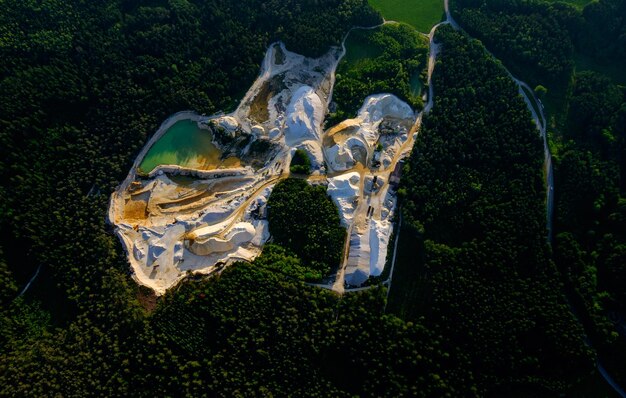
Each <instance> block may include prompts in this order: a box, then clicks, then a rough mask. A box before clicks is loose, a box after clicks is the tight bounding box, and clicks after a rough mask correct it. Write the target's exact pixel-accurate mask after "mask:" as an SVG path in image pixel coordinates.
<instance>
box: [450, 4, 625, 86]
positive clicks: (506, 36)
mask: <svg viewBox="0 0 626 398" xmlns="http://www.w3.org/2000/svg"><path fill="white" fill-rule="evenodd" d="M451 11H452V13H453V15H454V17H455V19H456V20H457V21H458V22H459V24H460V25H461V26H462V27H463V28H464V29H465V30H467V32H468V33H469V34H470V35H472V36H473V37H476V38H478V39H480V40H481V41H483V42H484V44H485V45H486V47H487V48H488V49H489V50H490V51H493V53H494V54H495V55H496V56H497V57H498V58H500V59H502V60H503V61H504V63H505V64H506V65H507V67H509V68H510V69H511V71H512V72H513V74H514V75H516V76H518V77H520V78H521V79H522V80H525V81H527V82H528V83H529V84H531V85H533V86H535V85H538V84H542V85H544V86H547V87H548V88H549V89H553V90H557V91H559V92H561V93H563V94H560V95H564V93H565V92H566V91H567V88H568V85H569V83H570V80H571V74H572V72H573V67H574V54H575V52H576V53H579V54H582V55H586V56H589V57H591V58H593V60H594V62H596V63H598V64H605V65H606V64H617V65H621V66H623V67H626V40H624V37H625V34H626V1H625V0H600V1H593V2H590V3H589V4H588V5H586V6H585V7H584V8H583V9H582V11H580V10H578V9H576V8H575V7H573V6H571V5H568V4H566V3H564V2H547V1H542V0H519V1H513V0H511V1H489V0H454V1H452V2H451Z"/></svg>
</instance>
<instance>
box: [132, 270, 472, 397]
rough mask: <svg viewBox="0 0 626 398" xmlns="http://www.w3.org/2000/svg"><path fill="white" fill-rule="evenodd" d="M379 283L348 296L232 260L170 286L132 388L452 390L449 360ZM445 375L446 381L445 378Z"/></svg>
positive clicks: (334, 393)
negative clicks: (391, 304)
mask: <svg viewBox="0 0 626 398" xmlns="http://www.w3.org/2000/svg"><path fill="white" fill-rule="evenodd" d="M384 297H385V295H384V291H383V290H382V289H373V290H370V291H367V292H364V293H363V294H353V295H349V296H345V297H344V298H343V299H342V300H339V298H338V297H337V296H336V295H335V294H334V293H332V292H330V291H328V290H325V289H319V288H315V287H307V286H304V285H302V284H300V283H297V282H292V281H289V280H286V279H285V278H284V277H282V276H281V275H280V274H279V273H275V272H268V271H266V270H264V269H263V268H259V267H256V266H254V265H252V266H251V265H247V264H236V265H234V266H232V267H230V268H228V269H227V270H226V271H225V272H224V273H223V274H222V275H221V276H220V277H219V278H213V279H211V280H209V281H205V282H199V283H187V284H184V285H181V286H180V288H179V289H177V290H175V291H172V292H170V293H168V294H167V295H166V297H165V298H164V300H163V302H162V303H161V305H160V306H159V307H158V308H157V310H156V311H155V313H154V314H153V315H152V316H151V318H150V320H149V322H148V323H147V324H146V326H145V331H144V332H143V333H142V335H141V337H139V338H138V339H137V348H138V350H139V353H141V355H136V356H134V357H133V359H132V360H131V362H130V363H129V365H128V366H129V368H130V369H133V371H132V372H131V374H129V375H128V378H129V379H130V380H131V383H130V388H131V390H130V391H134V395H138V396H155V395H158V396H180V395H182V396H204V395H208V396H224V397H229V396H236V395H239V396H256V395H273V396H319V397H344V396H345V397H348V396H371V397H381V396H388V397H397V396H407V395H411V396H424V397H428V396H454V395H455V391H456V392H457V395H458V393H461V392H462V390H459V389H458V385H457V389H456V390H455V389H454V383H455V378H453V377H451V376H452V375H449V374H448V371H447V368H448V366H447V365H448V363H450V362H453V361H454V357H453V355H454V354H453V353H450V352H448V351H447V350H446V349H445V348H444V347H443V344H442V342H441V341H438V340H437V339H436V337H435V336H434V335H433V334H431V332H430V331H428V330H427V329H425V328H423V327H422V326H420V325H418V324H411V323H405V322H403V321H401V320H400V319H398V318H396V317H394V316H389V315H384V314H383V312H382V308H383V304H384ZM447 380H451V383H453V384H452V385H449V384H447V383H448V382H447Z"/></svg>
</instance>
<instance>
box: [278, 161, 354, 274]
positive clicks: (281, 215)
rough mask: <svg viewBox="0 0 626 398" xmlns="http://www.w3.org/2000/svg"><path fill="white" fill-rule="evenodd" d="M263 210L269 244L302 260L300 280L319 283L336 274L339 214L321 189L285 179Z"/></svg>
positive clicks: (341, 229)
mask: <svg viewBox="0 0 626 398" xmlns="http://www.w3.org/2000/svg"><path fill="white" fill-rule="evenodd" d="M304 156H307V155H306V154H304ZM267 207H268V220H269V224H270V225H269V229H270V234H271V236H272V240H273V242H275V243H276V244H278V245H281V246H283V247H285V248H286V249H288V250H290V251H292V252H293V253H295V254H296V255H297V256H298V258H300V259H301V260H302V266H303V267H304V269H305V274H304V279H306V280H308V281H315V280H320V279H322V278H323V277H326V276H328V275H329V274H330V272H331V270H335V271H336V268H337V266H338V265H339V264H340V263H341V258H342V254H343V246H344V242H345V240H346V230H345V228H344V227H342V226H341V225H340V224H339V210H338V209H337V207H336V206H335V204H334V203H333V202H332V201H331V199H330V197H329V196H328V195H327V194H326V187H325V186H321V185H318V186H311V185H309V183H308V182H307V181H305V180H301V179H296V178H289V179H287V180H284V181H281V182H279V183H278V184H277V185H276V187H274V190H273V191H272V194H271V195H270V197H269V199H268V201H267Z"/></svg>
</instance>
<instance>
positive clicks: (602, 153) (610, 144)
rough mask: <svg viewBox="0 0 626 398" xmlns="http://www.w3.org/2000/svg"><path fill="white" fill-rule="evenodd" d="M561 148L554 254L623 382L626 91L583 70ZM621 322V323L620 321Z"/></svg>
mask: <svg viewBox="0 0 626 398" xmlns="http://www.w3.org/2000/svg"><path fill="white" fill-rule="evenodd" d="M553 147H554V149H555V154H554V155H555V156H554V159H555V163H554V164H555V169H554V170H555V188H554V189H555V206H556V208H555V225H554V227H555V232H556V234H557V235H556V238H555V242H554V256H555V261H556V263H557V265H558V266H559V269H560V271H561V273H562V275H563V278H564V281H565V284H566V286H567V288H568V289H569V293H570V295H571V297H572V300H573V301H574V302H575V304H576V308H577V311H578V312H579V313H580V316H581V320H582V321H583V323H584V324H585V327H586V330H587V334H588V335H589V337H590V338H591V341H592V342H593V343H594V346H595V347H596V348H597V349H598V351H599V353H600V354H601V356H602V359H603V361H604V365H605V367H607V368H608V369H609V371H610V372H611V375H612V376H613V377H615V378H616V379H617V380H618V381H619V382H620V384H621V385H623V384H624V383H626V370H625V369H624V367H623V363H622V361H621V359H620V358H623V357H624V356H625V355H626V336H624V335H623V331H622V333H621V335H620V332H619V329H618V328H619V327H622V326H621V325H623V322H625V321H626V288H625V286H626V196H625V195H624V192H625V190H626V99H625V96H624V90H623V88H621V87H618V86H616V85H614V84H613V83H612V82H611V81H610V80H609V79H608V78H607V77H604V76H602V75H598V74H595V73H590V72H586V73H581V74H577V75H576V77H575V80H574V84H573V91H572V97H571V100H570V104H569V113H568V118H567V129H566V132H565V133H564V134H563V136H562V137H560V139H559V141H558V142H557V143H556V144H555V145H554V146H553ZM620 324H621V325H620Z"/></svg>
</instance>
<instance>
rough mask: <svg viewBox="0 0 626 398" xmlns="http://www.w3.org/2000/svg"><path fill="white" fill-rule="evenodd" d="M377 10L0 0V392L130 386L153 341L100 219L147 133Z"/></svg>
mask: <svg viewBox="0 0 626 398" xmlns="http://www.w3.org/2000/svg"><path fill="white" fill-rule="evenodd" d="M379 22H380V17H379V16H378V15H376V14H375V13H374V12H373V11H372V10H371V9H370V8H369V7H368V6H367V2H366V1H364V0H351V1H339V0H317V1H307V0H287V1H271V2H267V1H259V0H244V1H239V2H232V1H227V0H209V1H195V0H194V1H181V0H171V1H165V0H150V1H148V0H141V1H136V0H132V1H131V0H121V1H100V2H85V1H60V0H52V1H46V2H37V1H35V2H31V1H26V2H24V1H17V0H6V1H3V2H2V13H0V26H1V28H0V110H1V111H0V126H1V127H0V236H1V240H2V246H3V248H4V252H5V253H4V254H5V256H4V258H6V260H7V261H6V263H7V266H8V267H6V269H8V270H10V273H9V272H4V271H3V270H4V269H5V267H4V265H2V266H1V267H0V278H2V289H4V290H2V294H1V296H2V308H0V334H1V337H0V341H1V342H2V344H0V345H1V347H0V395H3V396H4V395H9V396H11V395H12V396H46V395H60V396H68V397H70V396H90V395H98V396H120V395H133V394H134V393H135V392H133V391H130V390H128V386H129V383H128V382H129V379H130V377H131V374H132V372H134V371H135V369H133V368H132V367H130V365H129V363H130V362H129V361H130V360H131V359H134V358H142V357H145V358H150V357H151V355H152V354H151V353H150V352H147V351H138V350H137V349H136V346H137V345H138V344H139V343H138V340H137V338H138V337H137V336H140V335H142V333H143V328H144V327H145V322H146V318H145V314H144V313H143V310H142V309H141V307H140V306H139V304H138V302H137V300H136V297H137V295H138V289H137V287H136V285H135V283H134V282H132V281H131V280H130V278H129V277H128V275H127V274H128V272H129V267H128V263H127V261H126V255H125V253H123V252H122V248H121V245H120V244H119V241H118V239H117V238H116V237H115V236H114V235H113V234H112V231H111V228H110V227H109V226H107V225H106V222H105V218H106V210H107V207H108V202H109V195H110V193H111V192H112V191H113V189H114V188H115V186H116V185H117V184H118V183H119V182H120V181H121V180H123V179H124V178H125V176H126V174H127V173H128V170H129V169H130V167H131V164H132V161H133V159H134V157H135V155H136V154H137V152H138V151H139V150H140V148H141V147H142V146H143V145H144V143H145V142H146V139H147V136H148V135H150V134H151V133H152V132H154V131H156V129H157V127H158V126H159V124H160V123H161V122H162V121H163V120H164V119H165V118H166V117H167V116H168V115H170V114H172V113H174V112H176V111H180V110H183V109H192V110H194V111H196V112H198V113H204V114H210V113H213V112H215V111H217V110H220V109H223V110H228V109H229V108H232V107H233V106H234V105H235V103H236V102H237V100H238V99H239V98H240V97H241V96H242V95H243V93H245V91H246V90H247V89H248V88H249V86H250V84H251V83H252V81H253V80H254V78H255V77H256V76H257V74H258V68H259V62H260V61H261V59H262V57H263V54H264V52H265V51H266V48H267V46H268V45H269V43H271V42H272V41H274V40H284V41H285V42H286V43H287V46H288V48H289V49H290V50H295V51H300V52H304V53H305V54H307V55H320V54H321V53H323V52H325V51H327V50H328V46H329V45H337V44H339V41H340V39H341V38H342V37H343V36H344V35H345V34H346V32H347V31H348V29H350V27H351V26H353V25H355V24H362V23H367V24H372V25H373V24H376V23H379ZM0 264H2V263H0ZM40 264H41V265H42V274H41V275H40V277H39V278H38V279H37V280H36V284H41V283H44V284H45V285H44V286H45V288H43V287H41V285H40V286H39V287H37V286H35V285H33V286H32V287H31V289H29V291H28V292H27V294H26V297H24V298H19V299H16V298H15V296H16V294H17V289H16V288H17V286H18V284H17V283H15V280H19V281H20V283H19V285H23V284H25V283H26V281H27V280H28V279H29V278H30V277H31V276H32V274H33V273H34V272H35V269H36V268H37V266H38V265H40ZM44 275H45V277H44ZM51 292H54V294H51ZM290 292H292V293H293V291H290ZM294 294H296V293H294ZM140 298H142V299H143V297H141V296H140ZM242 304H243V303H242ZM234 382H235V381H233V383H234ZM237 382H238V383H240V384H241V385H245V381H244V380H238V381H237ZM147 391H149V390H147Z"/></svg>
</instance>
